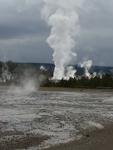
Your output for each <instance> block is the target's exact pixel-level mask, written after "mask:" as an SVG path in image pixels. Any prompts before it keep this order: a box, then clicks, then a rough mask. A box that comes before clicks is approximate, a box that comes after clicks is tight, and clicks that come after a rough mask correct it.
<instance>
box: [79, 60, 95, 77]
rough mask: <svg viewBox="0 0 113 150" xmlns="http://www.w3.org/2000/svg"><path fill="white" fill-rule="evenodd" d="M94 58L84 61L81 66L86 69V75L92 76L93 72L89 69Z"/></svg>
mask: <svg viewBox="0 0 113 150" xmlns="http://www.w3.org/2000/svg"><path fill="white" fill-rule="evenodd" d="M92 64H93V62H92V60H88V61H84V62H83V63H82V64H81V67H82V68H84V69H85V77H87V78H91V74H90V73H89V69H90V68H91V67H92Z"/></svg>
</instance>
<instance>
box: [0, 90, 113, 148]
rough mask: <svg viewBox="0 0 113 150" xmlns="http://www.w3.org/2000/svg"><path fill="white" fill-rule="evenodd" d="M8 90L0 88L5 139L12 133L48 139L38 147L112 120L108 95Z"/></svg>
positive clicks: (0, 123)
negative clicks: (13, 91) (47, 137)
mask: <svg viewBox="0 0 113 150" xmlns="http://www.w3.org/2000/svg"><path fill="white" fill-rule="evenodd" d="M8 91H9V89H8V87H0V132H2V133H6V131H7V135H6V136H8V133H15V131H16V133H24V134H29V135H41V136H49V137H50V139H48V140H46V142H45V143H43V144H42V145H41V146H40V148H42V147H47V146H48V145H52V144H58V143H60V142H62V143H63V142H67V141H70V140H72V139H74V138H75V137H77V135H79V134H80V131H81V130H82V129H85V128H89V127H90V128H94V127H95V128H98V127H99V128H100V127H103V126H101V124H102V125H104V123H108V122H110V121H113V101H112V100H113V93H112V92H101V91H100V92H99V91H98V92H96V91H92V92H91V91H89V92H47V91H46V92H43V91H42V92H41V91H39V92H37V93H36V92H35V93H34V92H33V93H32V92H31V93H27V94H26V93H25V94H22V95H21V94H16V93H11V92H8ZM108 99H110V101H109V100H108ZM107 100H108V101H107ZM13 136H14V135H13V134H12V137H13ZM20 136H22V135H21V134H20ZM14 137H15V136H14ZM0 140H2V137H1V139H0ZM34 147H35V146H34ZM36 148H37V147H36ZM32 149H33V148H31V150H32Z"/></svg>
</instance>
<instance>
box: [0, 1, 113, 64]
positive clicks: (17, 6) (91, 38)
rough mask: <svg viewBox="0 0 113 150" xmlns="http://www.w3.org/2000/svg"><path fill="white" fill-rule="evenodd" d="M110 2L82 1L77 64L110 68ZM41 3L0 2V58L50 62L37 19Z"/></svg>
mask: <svg viewBox="0 0 113 150" xmlns="http://www.w3.org/2000/svg"><path fill="white" fill-rule="evenodd" d="M112 6H113V1H112V0H109V1H105V0H99V1H98V0H92V1H91V0H85V2H84V5H83V8H82V9H80V10H79V15H80V27H81V28H80V35H79V37H78V44H77V47H76V49H77V52H78V61H82V60H83V59H85V58H88V59H92V60H93V61H94V64H99V65H113V62H112V58H113V9H112ZM41 7H42V3H41V0H27V1H26V2H25V1H24V0H0V59H2V58H3V57H4V56H6V57H7V59H12V60H14V61H24V62H25V61H27V62H28V61H29V62H43V61H44V62H52V50H51V49H50V48H49V47H48V45H47V44H46V38H47V36H48V34H49V28H48V27H47V25H46V23H45V22H44V21H43V20H42V19H41V17H40V10H41Z"/></svg>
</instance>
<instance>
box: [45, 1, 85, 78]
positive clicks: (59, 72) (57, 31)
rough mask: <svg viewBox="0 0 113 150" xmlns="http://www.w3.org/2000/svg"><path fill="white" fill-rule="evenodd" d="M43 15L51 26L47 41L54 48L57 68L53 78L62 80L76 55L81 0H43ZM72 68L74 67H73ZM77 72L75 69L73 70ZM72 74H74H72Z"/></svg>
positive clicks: (54, 59)
mask: <svg viewBox="0 0 113 150" xmlns="http://www.w3.org/2000/svg"><path fill="white" fill-rule="evenodd" d="M43 1H44V7H43V9H42V16H43V18H44V19H45V21H46V22H47V24H48V25H49V26H50V27H51V33H50V35H49V37H48V38H47V43H48V44H49V46H50V47H51V48H52V49H53V51H54V52H53V61H54V64H55V70H54V75H53V79H55V80H61V79H62V78H65V77H67V75H66V74H65V72H66V70H68V69H67V67H68V65H69V64H70V63H72V57H76V53H74V52H73V49H74V48H75V46H76V40H75V39H76V37H77V36H78V31H79V15H78V12H77V10H78V9H77V8H78V7H80V6H81V4H82V1H83V0H82V1H81V0H57V1H55V0H43ZM71 70H72V68H71ZM72 72H73V73H75V71H74V70H73V71H72ZM71 76H72V75H71Z"/></svg>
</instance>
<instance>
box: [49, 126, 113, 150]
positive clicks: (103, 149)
mask: <svg viewBox="0 0 113 150" xmlns="http://www.w3.org/2000/svg"><path fill="white" fill-rule="evenodd" d="M46 150H113V126H112V127H106V128H104V129H102V130H97V131H93V132H86V133H85V134H84V136H83V137H82V138H81V139H80V140H79V141H73V142H70V143H67V144H61V145H58V146H55V147H51V148H49V149H46Z"/></svg>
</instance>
